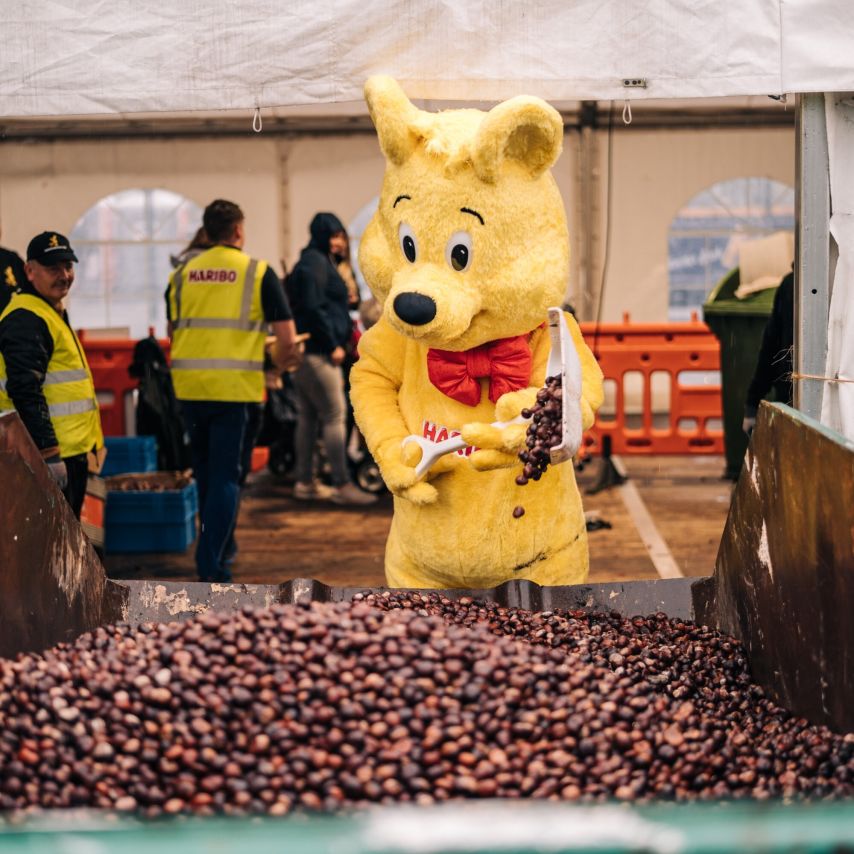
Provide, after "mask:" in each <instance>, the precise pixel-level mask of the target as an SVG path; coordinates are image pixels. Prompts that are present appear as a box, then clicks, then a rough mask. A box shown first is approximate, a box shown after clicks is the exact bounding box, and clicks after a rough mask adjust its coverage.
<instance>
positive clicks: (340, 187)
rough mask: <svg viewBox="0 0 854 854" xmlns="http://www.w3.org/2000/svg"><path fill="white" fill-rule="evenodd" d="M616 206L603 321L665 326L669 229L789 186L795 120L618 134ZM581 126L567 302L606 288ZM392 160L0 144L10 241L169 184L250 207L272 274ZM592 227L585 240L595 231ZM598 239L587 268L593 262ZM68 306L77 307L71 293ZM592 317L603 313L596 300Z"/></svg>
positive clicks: (241, 142) (252, 141) (561, 173)
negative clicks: (763, 180) (586, 199)
mask: <svg viewBox="0 0 854 854" xmlns="http://www.w3.org/2000/svg"><path fill="white" fill-rule="evenodd" d="M612 144H613V146H614V151H613V169H612V175H611V180H612V183H613V188H612V210H611V228H610V249H609V259H608V272H607V279H606V282H605V290H604V304H603V306H602V319H603V320H605V321H619V320H620V319H621V317H622V314H623V312H629V313H630V314H631V316H632V319H633V320H636V321H651V322H656V321H663V320H665V319H666V318H667V305H668V242H667V238H668V228H669V226H670V223H671V220H672V219H673V217H674V216H675V215H676V213H677V212H678V211H679V209H680V207H681V206H682V205H684V204H685V203H686V202H687V201H688V200H689V199H690V198H691V197H692V196H694V195H696V194H697V193H699V192H700V191H702V190H704V189H706V188H708V187H709V186H711V185H712V184H714V183H716V182H718V181H721V180H725V179H728V178H738V177H744V176H762V177H767V178H772V179H774V180H778V181H781V182H783V183H785V184H788V185H790V186H791V185H792V184H793V182H794V130H793V129H792V128H763V127H756V128H743V129H741V128H739V129H715V130H712V129H678V130H674V129H668V130H637V129H624V128H622V127H618V128H615V130H614V132H613V134H612ZM579 147H580V133H579V132H578V131H577V130H571V129H570V130H568V131H567V133H566V135H565V138H564V152H563V154H562V155H561V158H560V160H559V161H558V163H557V165H556V166H555V169H554V175H555V178H556V181H557V184H558V187H559V189H560V191H561V194H562V197H563V199H564V204H565V206H566V211H567V219H568V222H569V229H570V236H571V240H572V268H571V275H570V281H569V283H568V296H569V299H570V300H571V301H572V302H573V304H574V305H576V307H578V308H582V307H583V306H584V305H585V302H584V300H583V299H582V295H581V293H580V292H579V291H580V288H581V287H582V283H583V282H584V281H585V280H584V275H585V272H587V273H588V274H589V278H590V285H591V286H592V287H593V288H594V289H595V292H597V293H598V289H599V287H600V284H601V273H602V262H603V259H604V252H605V235H606V210H607V190H608V188H607V147H608V134H607V131H606V130H604V129H601V130H598V131H596V132H595V143H594V148H595V151H596V154H597V158H598V162H597V166H596V170H595V171H596V175H597V180H596V183H595V189H596V195H595V196H594V198H593V204H592V213H591V211H588V210H587V209H586V208H585V206H584V204H583V199H582V198H581V195H580V180H579V179H580V175H579V169H580V163H581V161H580V160H579ZM383 170H384V162H383V159H382V157H381V155H380V152H379V146H378V144H377V141H376V138H375V137H374V136H373V135H372V134H363V133H360V134H351V135H328V136H316V135H308V134H306V135H301V136H295V137H273V136H269V137H265V135H264V134H263V133H262V134H260V135H257V136H256V135H253V136H251V137H249V138H246V139H237V138H223V139H209V138H202V139H198V138H183V139H174V140H159V139H153V140H111V139H101V140H98V139H92V140H90V141H60V140H57V141H53V142H44V143H33V142H27V143H5V144H3V145H2V146H0V223H2V226H3V244H4V245H7V246H11V247H13V248H17V249H18V251H19V252H23V249H24V248H25V247H26V244H27V241H28V240H29V238H30V237H31V236H32V235H33V234H35V233H37V232H39V231H41V230H43V229H44V228H57V229H59V230H63V231H65V233H68V232H69V231H71V229H72V228H73V227H74V224H75V223H76V222H77V220H78V219H79V218H80V217H81V216H82V215H83V214H84V213H85V212H86V211H87V210H88V209H89V208H90V207H91V206H92V205H94V204H95V203H96V202H97V201H98V200H100V199H101V198H103V197H105V196H107V195H109V194H111V193H115V192H118V191H121V190H127V189H133V188H143V189H145V188H162V189H167V190H171V191H173V192H176V193H179V194H181V195H183V196H186V197H188V198H190V199H191V200H192V201H194V202H196V203H197V204H198V205H200V206H204V205H205V204H207V202H209V201H210V200H211V199H213V198H215V197H217V196H220V197H224V198H230V199H233V200H235V201H237V202H238V203H239V204H240V205H241V206H242V207H243V209H244V211H245V212H246V215H247V225H248V228H247V233H248V245H247V248H248V250H249V251H250V252H252V253H254V254H256V255H258V256H259V257H262V258H265V259H267V260H269V261H270V262H271V263H273V264H274V265H275V266H276V267H277V268H278V261H279V259H280V258H285V259H286V260H287V262H288V264H289V265H292V264H293V263H294V262H295V261H296V259H297V258H298V257H299V251H300V249H301V247H302V246H303V245H304V244H305V243H306V242H307V238H308V223H309V222H310V220H311V217H312V216H313V215H314V214H315V213H316V212H317V211H319V210H331V211H334V212H335V213H337V214H338V215H339V216H340V217H341V218H342V220H344V222H346V223H350V222H352V221H353V218H354V217H355V216H356V215H357V213H358V212H359V211H360V210H361V209H362V207H363V206H364V205H365V204H367V203H368V202H370V201H371V200H372V199H373V198H374V197H375V196H376V195H377V193H378V192H379V188H380V183H381V180H382V174H383ZM588 229H589V230H590V235H589V237H590V238H591V239H590V240H589V241H587V240H586V238H587V237H588V234H587V230H588ZM586 246H590V247H591V252H592V256H593V257H592V262H591V263H590V264H589V266H587V265H586V263H585V258H584V252H585V247H586ZM72 302H73V301H72ZM588 302H589V305H591V306H593V307H594V308H593V309H592V311H591V312H588V314H589V316H588V317H586V318H585V319H591V318H592V317H593V316H595V306H596V305H597V303H596V299H595V293H594V299H593V300H592V301H588Z"/></svg>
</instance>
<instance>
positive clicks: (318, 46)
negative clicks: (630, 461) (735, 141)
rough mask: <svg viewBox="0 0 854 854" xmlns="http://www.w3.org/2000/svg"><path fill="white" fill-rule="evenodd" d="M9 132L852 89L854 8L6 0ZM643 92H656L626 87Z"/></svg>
mask: <svg viewBox="0 0 854 854" xmlns="http://www.w3.org/2000/svg"><path fill="white" fill-rule="evenodd" d="M0 13H2V20H3V39H2V49H0V116H2V117H4V118H7V119H8V118H14V117H34V116H55V117H59V116H69V115H98V114H101V115H104V114H106V115H109V114H128V113H139V112H161V111H171V112H187V111H196V110H223V109H226V110H231V109H239V110H251V109H253V108H254V107H255V106H260V107H281V106H289V105H299V104H317V103H332V102H342V101H359V100H361V90H362V84H363V83H364V80H365V79H366V78H367V77H368V76H369V75H371V74H374V73H388V74H392V75H393V76H395V77H397V78H398V79H399V80H400V81H401V82H402V83H403V85H404V88H405V89H406V91H407V92H408V94H409V95H410V96H411V97H414V98H430V99H452V100H457V99H461V100H483V101H492V100H499V99H502V98H505V97H509V96H511V95H514V94H518V93H520V92H523V91H524V92H530V93H532V94H537V95H540V96H541V97H543V98H546V99H547V100H550V101H568V100H577V99H592V100H603V99H623V98H626V97H631V98H696V97H711V96H728V95H768V94H782V93H789V92H810V91H842V90H851V89H854V63H852V61H851V57H852V56H854V27H851V26H850V0H647V2H638V0H574V2H567V0H526V2H522V0H500V2H498V0H327V2H325V3H318V2H317V0H290V2H287V3H282V2H280V0H231V2H225V0H213V2H211V0H173V2H172V3H149V4H140V3H139V2H130V0H0ZM626 79H636V80H643V81H645V82H646V87H645V88H632V87H627V86H625V85H624V80H626Z"/></svg>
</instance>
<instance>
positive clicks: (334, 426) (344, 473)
mask: <svg viewBox="0 0 854 854" xmlns="http://www.w3.org/2000/svg"><path fill="white" fill-rule="evenodd" d="M294 385H295V386H296V389H297V440H296V457H297V460H296V469H295V473H296V479H297V482H298V483H311V481H312V480H313V478H314V446H315V444H316V443H317V428H318V424H319V425H320V427H321V428H322V431H323V446H324V448H325V449H326V459H327V460H328V461H329V468H330V469H331V471H332V484H333V486H343V485H344V484H345V483H348V482H349V480H350V471H349V469H348V468H347V456H346V454H347V451H346V441H347V439H346V422H347V402H346V400H345V398H344V376H343V374H342V373H341V368H339V367H338V366H337V365H333V364H332V362H330V361H329V357H328V356H323V355H320V354H319V353H306V355H305V358H304V359H303V363H302V364H301V365H300V367H299V370H298V371H297V372H296V374H295V375H294Z"/></svg>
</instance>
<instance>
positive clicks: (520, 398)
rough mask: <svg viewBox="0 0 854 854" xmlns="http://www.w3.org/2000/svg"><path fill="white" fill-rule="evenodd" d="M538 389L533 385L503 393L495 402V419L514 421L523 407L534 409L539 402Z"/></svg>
mask: <svg viewBox="0 0 854 854" xmlns="http://www.w3.org/2000/svg"><path fill="white" fill-rule="evenodd" d="M537 391H538V390H537V389H535V388H534V387H533V386H529V387H528V388H523V389H520V390H519V391H508V392H507V394H502V395H501V397H499V398H498V402H497V403H496V404H495V420H496V421H512V420H513V419H514V418H518V417H519V415H520V414H521V412H522V410H523V409H533V407H534V404H535V403H536V402H537Z"/></svg>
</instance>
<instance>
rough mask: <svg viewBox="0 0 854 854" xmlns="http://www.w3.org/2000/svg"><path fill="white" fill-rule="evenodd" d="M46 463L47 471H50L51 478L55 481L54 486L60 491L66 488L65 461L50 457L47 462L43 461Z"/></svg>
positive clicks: (66, 471) (66, 472)
mask: <svg viewBox="0 0 854 854" xmlns="http://www.w3.org/2000/svg"><path fill="white" fill-rule="evenodd" d="M45 462H46V463H47V467H48V471H50V475H51V477H52V478H53V479H54V480H55V481H56V485H57V486H58V487H59V488H60V489H65V487H66V486H68V469H67V468H66V465H65V460H63V459H62V458H61V457H58V456H57V457H51V458H50V459H49V460H45Z"/></svg>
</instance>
